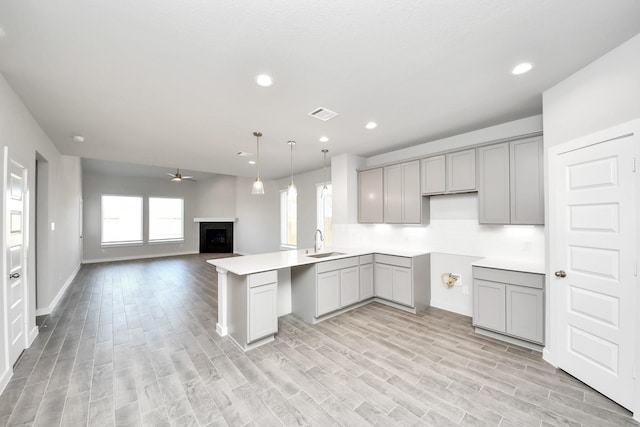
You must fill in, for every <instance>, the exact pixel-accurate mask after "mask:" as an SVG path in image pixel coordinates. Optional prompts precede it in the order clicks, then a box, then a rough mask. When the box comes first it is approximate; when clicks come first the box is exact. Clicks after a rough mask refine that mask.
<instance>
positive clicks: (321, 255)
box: [307, 252, 346, 258]
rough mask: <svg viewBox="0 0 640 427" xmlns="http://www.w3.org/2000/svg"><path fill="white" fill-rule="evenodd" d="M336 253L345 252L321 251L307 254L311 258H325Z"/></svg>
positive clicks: (342, 253) (341, 253)
mask: <svg viewBox="0 0 640 427" xmlns="http://www.w3.org/2000/svg"><path fill="white" fill-rule="evenodd" d="M337 255H346V254H345V253H344V252H323V253H320V254H311V255H307V256H308V257H311V258H326V257H329V256H337Z"/></svg>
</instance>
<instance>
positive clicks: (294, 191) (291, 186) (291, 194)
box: [287, 141, 298, 197]
mask: <svg viewBox="0 0 640 427" xmlns="http://www.w3.org/2000/svg"><path fill="white" fill-rule="evenodd" d="M287 144H289V146H290V147H291V181H290V182H289V188H287V196H289V197H296V196H297V195H298V189H297V188H296V185H295V184H294V183H293V146H294V145H296V142H295V141H287Z"/></svg>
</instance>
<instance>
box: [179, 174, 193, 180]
mask: <svg viewBox="0 0 640 427" xmlns="http://www.w3.org/2000/svg"><path fill="white" fill-rule="evenodd" d="M182 179H193V177H192V176H189V175H182Z"/></svg>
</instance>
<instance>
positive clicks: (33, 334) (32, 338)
mask: <svg viewBox="0 0 640 427" xmlns="http://www.w3.org/2000/svg"><path fill="white" fill-rule="evenodd" d="M39 333H40V329H39V328H38V327H37V326H34V327H33V329H31V332H29V342H28V343H27V344H28V345H27V348H29V347H31V344H33V342H34V341H35V340H36V337H37V336H38V334H39Z"/></svg>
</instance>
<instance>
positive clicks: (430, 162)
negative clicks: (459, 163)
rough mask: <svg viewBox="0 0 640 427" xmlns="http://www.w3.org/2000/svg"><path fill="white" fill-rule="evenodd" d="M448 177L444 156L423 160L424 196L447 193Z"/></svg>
mask: <svg viewBox="0 0 640 427" xmlns="http://www.w3.org/2000/svg"><path fill="white" fill-rule="evenodd" d="M446 176H447V175H446V172H445V156H444V155H442V156H435V157H429V158H427V159H422V194H442V193H444V192H445V191H447V187H446V184H445V181H446Z"/></svg>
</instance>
